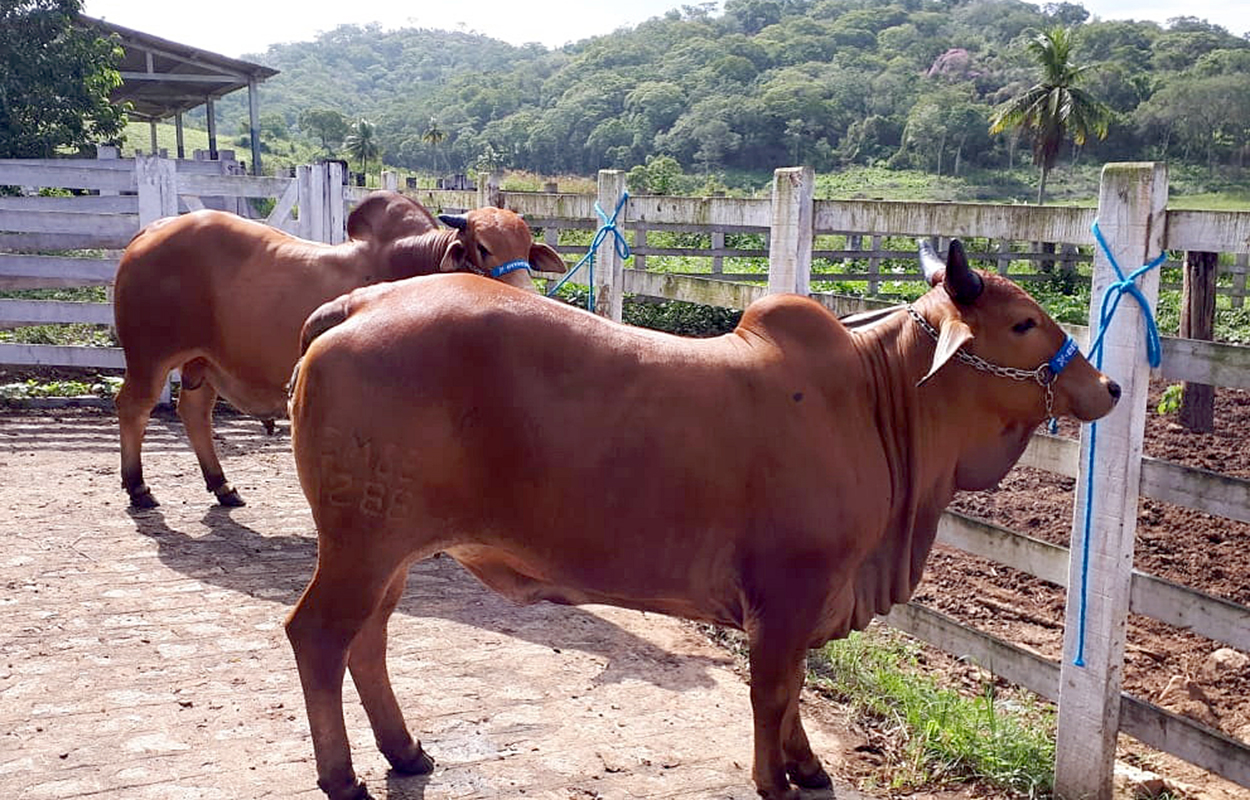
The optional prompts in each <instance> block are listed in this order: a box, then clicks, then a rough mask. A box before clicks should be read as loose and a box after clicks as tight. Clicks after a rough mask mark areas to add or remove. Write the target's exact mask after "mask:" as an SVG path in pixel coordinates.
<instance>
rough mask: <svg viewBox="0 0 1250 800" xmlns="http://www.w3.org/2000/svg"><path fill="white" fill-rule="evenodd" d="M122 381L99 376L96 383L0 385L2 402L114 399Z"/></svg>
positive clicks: (64, 382) (33, 381) (33, 382)
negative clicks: (34, 399) (33, 398)
mask: <svg viewBox="0 0 1250 800" xmlns="http://www.w3.org/2000/svg"><path fill="white" fill-rule="evenodd" d="M121 387H122V379H121V378H120V377H115V376H111V375H107V376H99V377H98V378H97V379H96V380H94V381H90V382H88V381H75V380H63V381H40V380H35V379H34V378H30V379H28V380H25V381H17V382H14V383H5V384H0V400H25V399H27V398H32V397H85V396H87V395H95V396H96V397H107V398H113V397H116V396H117V392H118V391H120V390H121Z"/></svg>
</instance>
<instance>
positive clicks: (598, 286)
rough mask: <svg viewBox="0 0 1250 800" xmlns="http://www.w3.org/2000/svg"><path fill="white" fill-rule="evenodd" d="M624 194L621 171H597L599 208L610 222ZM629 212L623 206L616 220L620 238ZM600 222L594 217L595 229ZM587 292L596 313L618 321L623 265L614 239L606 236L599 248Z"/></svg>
mask: <svg viewBox="0 0 1250 800" xmlns="http://www.w3.org/2000/svg"><path fill="white" fill-rule="evenodd" d="M624 193H625V173H624V171H622V170H619V169H601V170H599V198H598V200H599V207H600V208H602V209H603V213H605V214H607V215H608V218H609V219H610V218H611V217H612V212H613V211H615V210H616V204H617V203H619V202H620V200H621V195H623V194H624ZM628 211H629V204H628V203H626V204H625V207H624V208H622V209H621V213H620V214H618V215H617V217H616V225H617V228H618V229H619V230H620V232H621V235H624V234H625V220H626V218H627V214H628ZM599 223H600V220H599V219H598V218H596V219H595V225H596V227H598V225H599ZM590 290H591V291H592V292H594V293H595V295H594V296H595V313H596V314H598V315H599V316H601V317H608V318H609V319H614V320H616V321H617V322H620V321H621V316H622V314H623V313H624V307H625V262H624V260H622V259H621V257H620V256H619V255H618V254H617V252H616V242H615V240H614V237H611V236H608V237H605V238H604V239H603V241H602V242H601V243H600V245H599V251H598V252H597V253H595V285H594V286H591V287H590Z"/></svg>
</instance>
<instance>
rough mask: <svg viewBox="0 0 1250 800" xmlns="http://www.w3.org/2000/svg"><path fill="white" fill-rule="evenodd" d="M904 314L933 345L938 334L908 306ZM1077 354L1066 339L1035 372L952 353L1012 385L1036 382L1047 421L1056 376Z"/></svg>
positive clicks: (962, 353)
mask: <svg viewBox="0 0 1250 800" xmlns="http://www.w3.org/2000/svg"><path fill="white" fill-rule="evenodd" d="M907 313H908V314H910V315H911V318H912V319H914V320H915V321H916V324H917V325H919V326H920V328H921V329H922V330H923V331H924V332H925V333H927V334H929V336H931V337H933V341H935V342H936V341H937V340H938V336H939V334H938V331H937V329H936V328H934V327H933V326H932V325H930V324H929V321H928V320H927V319H925V318H924V317H922V316H920V312H919V311H917V310H916V309H915V308H913V307H911V306H907ZM1077 352H1078V351H1077V349H1076V343H1075V342H1073V341H1072V337H1071V336H1069V337H1068V338H1067V340H1066V341H1065V342H1064V343H1063V346H1061V347H1060V348H1059V352H1058V353H1056V354H1055V356H1054V357H1053V358H1051V359H1050V360H1049V361H1047V362H1045V363H1044V364H1039V365H1038V366H1037V367H1036V368H1034V369H1020V368H1019V367H1004V366H1002V365H1001V364H994V363H992V362H989V361H986V360H985V359H984V358H981V357H980V356H974V355H972V354H971V353H965V352H964V351H963V348H960V349H959V350H956V351H955V357H956V358H958V359H959V360H960V361H962V362H963V363H965V364H967V365H968V366H970V367H972V368H973V369H975V370H978V371H980V372H987V373H989V374H990V375H997V376H998V377H1000V378H1011V379H1012V380H1013V381H1027V380H1033V381H1036V382H1037V385H1038V386H1040V387H1042V389H1043V390H1044V391H1045V392H1046V417H1047V418H1048V419H1053V418H1054V412H1053V409H1054V404H1055V390H1054V383H1055V378H1057V377H1058V376H1059V373H1060V372H1062V371H1063V368H1064V367H1066V366H1067V365H1068V362H1069V361H1071V360H1072V358H1073V357H1074V356H1075V355H1076V353H1077Z"/></svg>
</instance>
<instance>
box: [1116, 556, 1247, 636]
mask: <svg viewBox="0 0 1250 800" xmlns="http://www.w3.org/2000/svg"><path fill="white" fill-rule="evenodd" d="M1132 609H1133V613H1135V614H1142V615H1143V616H1147V617H1150V618H1151V619H1157V620H1159V621H1160V622H1166V623H1168V624H1169V625H1175V626H1176V627H1178V628H1181V629H1183V630H1188V631H1192V632H1193V633H1197V634H1199V635H1201V636H1205V637H1207V638H1208V639H1214V640H1215V641H1217V642H1223V643H1225V644H1227V645H1230V646H1232V647H1236V648H1237V649H1238V650H1250V608H1246V607H1245V606H1243V605H1239V604H1237V603H1233V602H1230V601H1228V600H1225V599H1224V598H1222V597H1215V596H1214V595H1209V594H1206V593H1205V592H1200V591H1198V590H1197V589H1192V588H1190V587H1188V586H1181V585H1180V584H1177V583H1172V582H1171V581H1167V580H1164V579H1163V578H1157V577H1155V576H1154V575H1147V574H1146V573H1144V572H1134V573H1133V589H1132Z"/></svg>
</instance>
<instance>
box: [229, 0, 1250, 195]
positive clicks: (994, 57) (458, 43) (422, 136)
mask: <svg viewBox="0 0 1250 800" xmlns="http://www.w3.org/2000/svg"><path fill="white" fill-rule="evenodd" d="M724 6H725V10H724V12H723V13H719V14H714V13H712V12H711V11H710V10H709V9H710V8H712V7H711V6H698V5H693V6H692V5H687V6H683V7H682V8H681V10H674V11H670V12H669V13H667V14H666V15H664V16H663V17H660V18H655V19H652V20H649V21H647V22H645V23H643V24H641V25H638V26H637V27H635V28H632V29H624V30H620V31H617V32H615V33H613V34H610V35H607V36H602V37H596V38H593V39H589V40H586V41H583V42H579V43H576V44H573V45H568V46H565V47H563V48H560V49H558V50H547V49H546V48H543V47H541V46H538V45H530V46H527V47H523V48H518V47H513V46H511V45H508V44H506V43H504V42H500V41H497V40H493V39H490V38H487V37H483V36H478V35H473V34H465V33H454V32H446V31H432V30H415V29H407V30H399V31H382V30H381V29H380V28H378V27H359V26H343V27H340V28H338V29H336V30H334V31H331V32H329V33H326V34H324V35H322V36H321V37H319V38H318V39H317V40H316V41H314V42H305V43H298V44H284V45H276V46H274V47H271V48H270V49H269V50H268V51H267V52H266V53H264V54H259V55H253V56H249V59H250V60H255V61H258V62H260V63H263V64H266V65H269V66H272V67H275V68H277V69H279V70H281V74H280V75H278V76H277V77H275V78H273V79H271V80H270V81H268V82H266V83H264V84H263V85H262V88H261V111H262V114H263V115H265V116H266V117H267V118H268V119H269V124H273V123H275V122H276V123H277V124H278V125H281V124H283V123H284V124H285V125H286V126H287V127H288V129H292V130H294V129H297V128H298V120H299V116H300V112H301V111H304V110H307V109H311V108H331V109H335V110H338V111H340V112H341V113H342V114H344V115H345V116H346V117H348V118H351V119H355V118H358V117H365V118H368V119H369V120H370V121H371V122H373V123H375V124H376V125H377V136H378V140H379V142H380V144H381V145H382V147H383V150H384V153H385V158H386V161H387V163H389V164H393V165H396V166H400V167H406V168H410V169H425V170H435V171H440V172H449V171H453V170H462V169H465V168H466V167H469V166H473V165H482V164H493V165H498V166H504V167H512V168H517V169H527V170H532V171H534V172H538V173H544V174H558V173H575V174H589V173H591V172H593V171H594V170H596V169H598V168H603V167H619V168H630V167H632V166H634V165H638V164H642V163H644V162H645V161H646V159H647V157H648V156H656V155H660V154H665V155H670V156H673V157H674V158H675V159H677V161H678V162H679V163H680V164H681V165H682V167H684V168H685V169H686V170H688V171H690V172H700V173H709V174H715V173H718V172H720V171H732V170H760V169H771V168H773V167H775V166H778V165H784V164H794V163H808V164H812V165H814V166H816V168H817V169H819V170H822V171H828V170H832V169H835V168H838V167H840V166H845V165H852V164H859V165H882V166H891V167H911V168H919V169H924V170H928V171H931V172H935V173H940V174H954V173H960V172H962V171H966V170H967V169H969V168H991V169H1001V168H1004V167H1008V166H1011V165H1023V164H1027V163H1028V159H1029V151H1028V147H1027V145H1026V144H1020V143H1017V142H1016V141H1014V140H1013V139H1012V138H1011V137H1009V136H994V137H991V136H989V134H988V133H987V119H988V117H989V115H990V113H991V111H992V109H993V107H994V106H995V105H997V104H999V103H1001V102H1002V101H1004V100H1005V99H1007V98H1009V97H1011V96H1013V95H1016V94H1018V93H1020V92H1021V91H1022V90H1024V89H1025V88H1027V87H1028V86H1030V85H1031V84H1032V83H1034V82H1035V81H1036V80H1037V77H1038V67H1037V64H1036V62H1035V61H1034V59H1033V58H1032V56H1030V55H1029V53H1028V52H1027V51H1026V49H1025V47H1024V43H1025V40H1026V38H1027V37H1028V36H1030V35H1032V34H1033V33H1034V32H1036V31H1037V30H1040V29H1046V28H1050V27H1053V26H1057V25H1071V26H1074V27H1075V28H1076V30H1077V33H1078V39H1077V42H1078V46H1077V51H1076V52H1075V53H1074V59H1075V60H1076V61H1077V62H1078V63H1080V64H1089V65H1092V66H1093V68H1092V69H1091V70H1090V71H1089V72H1088V73H1087V81H1086V83H1085V84H1084V86H1085V88H1087V89H1088V90H1089V91H1090V92H1092V93H1093V94H1094V95H1095V96H1096V97H1098V98H1100V99H1102V100H1104V101H1105V102H1107V103H1108V104H1109V105H1110V106H1111V107H1112V109H1113V110H1114V111H1115V115H1116V116H1115V120H1114V123H1113V125H1112V128H1111V132H1110V135H1109V137H1108V139H1107V140H1106V141H1105V142H1094V143H1090V144H1089V145H1087V147H1086V155H1085V156H1084V157H1085V158H1086V159H1090V160H1095V161H1101V160H1111V159H1138V158H1168V159H1171V160H1174V161H1175V160H1182V161H1183V160H1188V161H1191V162H1193V163H1196V164H1203V165H1205V166H1207V167H1208V168H1209V169H1210V170H1211V172H1212V174H1216V172H1217V171H1216V170H1215V167H1217V166H1219V165H1228V166H1232V167H1236V168H1240V167H1242V166H1244V165H1245V163H1246V159H1247V156H1248V155H1250V41H1248V40H1247V39H1246V38H1244V37H1241V38H1239V37H1237V36H1234V35H1232V34H1230V33H1229V32H1227V31H1225V30H1224V29H1223V28H1219V27H1217V26H1211V25H1208V24H1206V23H1204V22H1202V21H1200V20H1196V19H1181V20H1179V21H1174V24H1172V25H1171V26H1170V27H1168V28H1164V27H1161V26H1159V25H1157V24H1155V23H1150V22H1089V21H1088V19H1089V14H1088V12H1087V11H1086V10H1085V9H1084V8H1083V7H1082V6H1080V5H1078V4H1075V3H1067V2H1060V3H1052V4H1045V5H1044V6H1042V7H1040V8H1039V7H1038V6H1036V5H1033V4H1031V3H1027V2H1023V1H1022V0H942V1H941V2H937V1H935V0H899V1H898V2H890V1H889V0H815V1H812V0H726V2H725V4H724ZM240 94H241V93H240ZM244 102H245V98H243V97H242V96H236V97H232V98H229V99H228V100H227V101H226V102H222V103H219V104H218V109H219V115H220V119H221V120H222V122H221V130H222V131H223V133H233V132H235V131H236V130H238V121H239V120H242V119H245V118H246V109H245V106H244ZM431 125H433V126H435V127H436V128H437V130H438V132H439V134H441V135H435V136H427V135H426V134H427V132H428V131H429V130H430V127H431ZM295 133H296V135H300V132H299V131H297V130H295ZM1073 152H1074V151H1073ZM1073 152H1069V153H1066V155H1068V156H1071V155H1072V154H1073Z"/></svg>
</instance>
